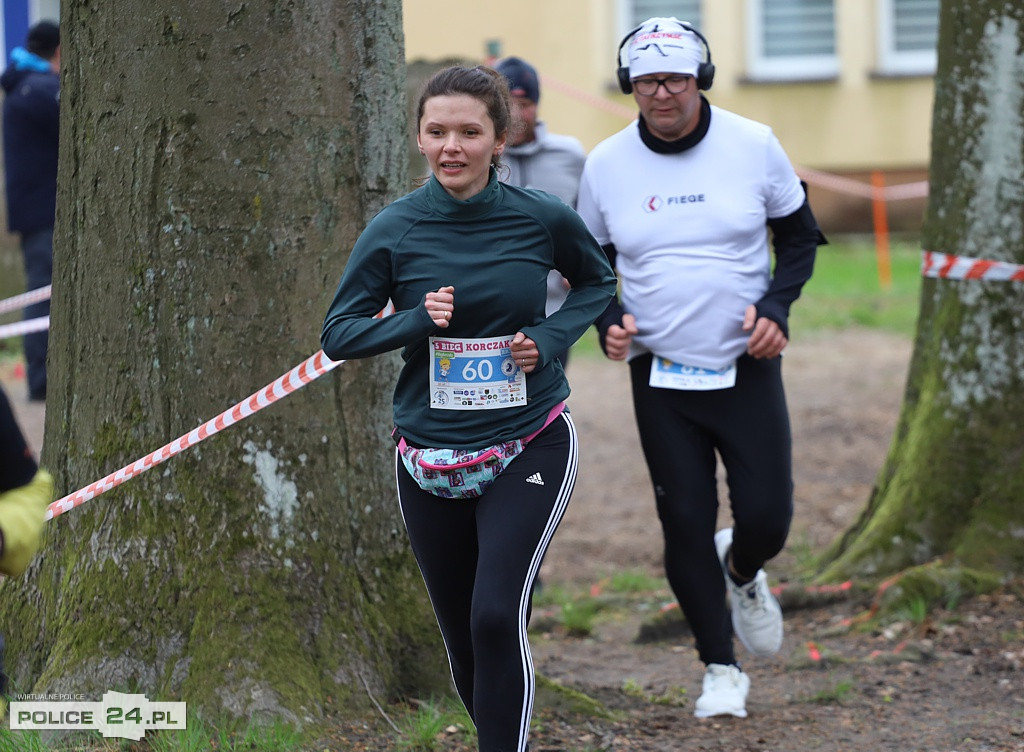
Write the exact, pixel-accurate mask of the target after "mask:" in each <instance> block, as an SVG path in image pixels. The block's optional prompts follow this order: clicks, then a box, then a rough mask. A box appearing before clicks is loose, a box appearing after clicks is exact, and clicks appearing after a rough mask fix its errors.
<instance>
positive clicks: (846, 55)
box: [403, 0, 934, 173]
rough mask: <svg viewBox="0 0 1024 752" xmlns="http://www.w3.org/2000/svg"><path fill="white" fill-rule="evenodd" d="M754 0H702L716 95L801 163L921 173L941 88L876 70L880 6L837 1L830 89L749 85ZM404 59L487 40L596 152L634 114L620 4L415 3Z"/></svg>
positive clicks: (448, 53) (564, 126)
mask: <svg viewBox="0 0 1024 752" xmlns="http://www.w3.org/2000/svg"><path fill="white" fill-rule="evenodd" d="M746 7H747V5H746V2H745V0H705V2H704V5H703V23H702V28H701V31H702V32H703V33H704V35H705V36H706V37H708V40H709V42H710V44H711V50H712V58H713V61H714V63H715V67H716V75H715V84H714V87H713V88H712V89H711V90H710V91H709V92H708V98H709V99H710V100H711V102H712V103H714V104H717V105H719V106H721V107H724V108H726V109H729V110H733V111H734V112H737V113H739V114H742V115H745V116H747V117H750V118H753V119H754V120H759V121H761V122H764V123H768V124H769V125H771V126H772V127H773V129H774V130H775V132H776V134H777V135H778V137H779V140H780V141H781V142H782V145H783V146H784V147H785V149H786V151H787V152H788V153H789V155H790V158H791V159H792V161H793V162H794V163H795V164H796V165H798V166H806V167H811V168H814V169H817V170H824V171H834V172H845V173H862V172H866V171H869V170H873V169H881V170H887V171H915V170H917V171H923V170H924V169H926V166H927V164H928V159H929V148H930V142H929V134H930V129H931V114H932V98H933V93H934V87H933V81H932V78H931V77H929V76H922V77H908V78H881V77H878V76H876V75H874V72H875V67H876V66H875V59H876V48H875V40H876V38H877V33H876V30H875V29H876V19H875V13H876V2H875V0H836V18H837V29H838V38H837V47H838V51H839V56H840V74H839V77H838V78H837V79H835V80H829V81H825V82H813V83H811V82H800V83H796V82H789V83H751V82H749V81H746V80H745V78H744V74H745V71H746V41H745V40H746V23H745V14H746V12H747V11H746ZM403 9H404V31H405V43H406V59H407V60H408V61H410V62H413V61H416V60H427V61H439V60H443V59H448V58H462V59H467V60H471V61H476V62H485V61H486V60H487V56H488V43H489V42H492V41H496V42H497V43H498V44H499V45H500V50H499V55H501V56H504V55H518V56H520V57H522V58H524V59H525V60H527V61H529V62H530V63H531V64H533V65H534V66H535V67H536V68H537V70H538V71H539V73H540V75H541V79H542V80H541V101H540V107H539V111H540V117H541V119H542V120H544V121H545V122H546V123H547V124H548V127H549V128H550V130H551V131H553V132H556V133H568V134H571V135H574V136H576V137H577V138H579V139H580V141H582V142H583V145H584V147H585V148H587V149H588V150H589V149H590V148H592V147H593V146H594V145H595V144H597V143H598V142H599V141H601V140H602V139H604V138H606V137H607V136H609V135H610V134H612V133H614V132H615V131H617V130H619V129H620V128H622V127H624V126H625V125H626V124H628V123H629V122H630V120H631V119H632V118H633V117H635V112H636V107H635V104H634V103H633V101H632V97H629V96H625V95H623V94H621V93H619V92H618V88H617V85H616V83H615V67H616V62H615V48H616V46H617V45H618V43H619V41H620V39H621V36H622V34H623V32H624V31H628V29H623V28H622V27H621V25H620V24H621V21H620V18H621V15H620V7H619V3H618V2H617V0H517V2H515V3H488V2H482V1H481V0H472V1H469V0H444V1H438V2H433V1H429V2H428V0H406V1H405V3H404V6H403Z"/></svg>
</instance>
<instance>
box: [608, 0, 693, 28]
mask: <svg viewBox="0 0 1024 752" xmlns="http://www.w3.org/2000/svg"><path fill="white" fill-rule="evenodd" d="M620 7H621V9H622V10H621V14H622V33H623V34H625V33H627V32H628V31H629V30H630V29H635V28H636V27H637V26H639V25H640V24H642V23H643V22H644V21H646V20H647V19H648V18H654V17H655V16H662V17H668V18H671V17H675V18H678V19H679V20H680V21H686V22H687V23H689V24H691V25H692V26H694V27H696V28H697V30H698V31H699V30H700V27H701V14H700V0H623V2H622V4H621V6H620Z"/></svg>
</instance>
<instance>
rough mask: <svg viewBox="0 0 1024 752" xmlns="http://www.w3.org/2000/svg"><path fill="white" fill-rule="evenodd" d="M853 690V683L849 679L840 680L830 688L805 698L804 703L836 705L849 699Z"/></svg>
mask: <svg viewBox="0 0 1024 752" xmlns="http://www.w3.org/2000/svg"><path fill="white" fill-rule="evenodd" d="M853 690H854V684H853V682H852V681H850V680H849V679H842V680H840V681H838V682H836V683H835V684H834V685H832V686H831V687H827V688H825V689H823V690H821V691H820V692H816V693H815V694H813V695H811V696H810V697H808V698H806V699H805V700H804V702H810V703H815V704H818V705H833V704H836V705H837V704H839V703H841V702H842V701H843V700H845V699H846V698H847V697H849V696H850V695H851V694H852V693H853Z"/></svg>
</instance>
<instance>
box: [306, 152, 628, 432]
mask: <svg viewBox="0 0 1024 752" xmlns="http://www.w3.org/2000/svg"><path fill="white" fill-rule="evenodd" d="M551 269H558V270H559V271H560V272H561V273H562V274H563V275H564V276H565V277H566V279H568V280H569V283H570V284H571V290H570V292H569V297H568V298H567V300H566V301H565V304H564V305H563V306H562V307H561V308H560V309H559V310H558V311H557V312H555V313H554V314H552V315H551V316H550V317H548V318H545V317H544V301H545V299H546V296H547V276H548V271H549V270H551ZM446 285H452V286H454V287H455V294H454V296H455V311H454V313H453V315H452V319H451V322H450V324H449V326H448V328H447V329H440V328H438V327H435V326H434V324H433V322H432V321H431V318H430V314H429V313H427V310H426V308H425V307H424V301H425V298H426V294H427V293H428V292H432V291H436V290H437V289H439V288H441V287H444V286H446ZM615 285H616V280H615V275H614V273H613V272H612V269H611V266H610V265H609V264H608V261H607V258H606V257H605V254H604V252H603V251H602V250H601V248H600V246H598V245H597V242H596V241H595V240H594V238H593V237H592V236H591V235H590V233H589V232H588V231H587V228H586V226H585V225H584V224H583V221H582V220H581V219H580V218H579V216H578V215H577V214H576V212H575V211H573V210H572V209H570V208H569V207H568V206H566V205H565V204H563V203H562V202H561V201H559V200H558V199H557V198H555V197H554V196H551V195H549V194H547V193H543V192H541V191H535V190H528V189H522V188H515V187H512V186H509V185H506V184H504V183H500V182H499V181H498V180H497V178H496V176H495V174H494V171H493V170H492V171H491V179H490V182H489V183H488V184H487V186H486V187H485V188H484V190H483V191H481V192H480V193H478V194H477V195H475V196H473V197H472V198H470V199H468V200H466V201H461V200H458V199H455V198H453V197H452V196H451V195H449V194H448V192H447V191H445V190H444V188H443V187H442V186H441V184H440V183H438V182H437V180H436V179H435V178H431V179H430V180H429V181H428V182H427V183H426V185H424V186H423V187H421V188H419V189H417V190H415V191H413V192H412V193H410V194H408V195H406V196H404V197H403V198H401V199H399V200H398V201H395V202H394V203H393V204H391V205H389V206H387V207H386V208H385V209H383V210H382V211H381V212H380V213H379V214H377V216H376V217H374V218H373V220H371V222H370V223H369V224H368V225H367V227H366V229H365V230H364V231H363V233H362V235H360V237H359V240H358V241H357V242H356V244H355V247H354V248H353V249H352V255H351V257H350V258H349V261H348V264H347V265H346V267H345V271H344V273H343V275H342V278H341V284H340V285H339V286H338V291H337V293H336V294H335V296H334V301H333V302H332V303H331V307H330V310H328V312H327V317H326V319H325V321H324V327H323V332H322V334H321V337H320V341H321V343H322V345H323V349H324V352H325V353H326V354H327V355H328V356H329V357H331V358H333V359H334V360H346V359H350V358H363V357H368V356H371V355H377V354H380V353H383V352H387V351H389V350H394V349H396V348H399V347H403V348H404V350H403V352H402V357H403V359H404V360H405V366H404V367H403V368H402V372H401V374H400V375H399V378H398V384H397V386H396V388H395V395H394V418H395V425H396V426H397V428H398V430H399V432H400V433H401V434H402V435H403V436H405V437H406V439H407V440H409V441H411V442H413V443H414V444H417V445H420V446H431V447H445V448H451V449H478V448H481V447H485V446H489V445H491V444H495V443H497V442H499V441H508V440H512V439H517V438H522V437H523V436H528V435H529V434H530V433H532V432H534V431H536V430H537V429H539V428H540V427H541V426H542V425H543V423H544V420H545V418H546V417H547V414H548V412H549V411H550V410H551V408H553V407H554V406H555V405H557V404H558V403H559V402H561V401H563V400H564V399H565V398H566V397H568V396H569V384H568V382H567V381H566V379H565V374H564V373H563V371H562V367H561V364H559V363H558V361H557V360H553V358H554V356H555V355H556V354H557V353H559V352H561V351H562V350H564V349H566V348H567V347H568V346H570V345H571V344H572V343H574V342H575V341H576V340H577V339H579V337H580V336H581V335H582V334H583V333H584V332H585V331H586V329H587V328H588V327H589V326H590V325H591V324H592V323H593V321H594V320H595V319H596V318H597V317H598V316H599V315H600V314H601V312H602V311H604V309H605V307H606V306H607V304H608V301H609V300H611V298H612V296H613V295H614V293H615ZM389 298H390V299H391V301H392V302H393V303H394V306H395V313H394V314H393V315H391V316H387V317H384V318H380V319H378V318H374V315H375V314H377V313H378V312H379V311H380V310H381V309H383V308H384V307H385V305H386V304H387V301H388V299H389ZM519 331H521V332H523V334H525V335H526V336H527V337H530V338H531V339H533V340H534V341H535V342H536V343H537V349H538V351H539V352H540V360H539V361H538V363H537V367H536V368H535V370H534V371H533V372H532V373H530V374H527V376H526V389H527V396H528V400H527V404H526V405H525V406H513V407H506V408H502V409H494V410H442V409H431V408H430V394H429V380H430V371H429V369H430V353H429V351H428V347H427V338H428V337H430V336H443V337H446V338H476V337H499V336H512V335H514V334H515V333H516V332H519Z"/></svg>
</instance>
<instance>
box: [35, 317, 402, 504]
mask: <svg viewBox="0 0 1024 752" xmlns="http://www.w3.org/2000/svg"><path fill="white" fill-rule="evenodd" d="M394 312H395V308H394V305H393V304H392V303H391V302H390V301H389V302H388V305H387V306H386V307H385V308H384V310H383V311H381V312H380V313H378V314H377V316H376V317H375V318H383V317H384V316H390V315H391V314H392V313H394ZM344 362H345V361H344V360H331V359H330V358H328V357H327V356H326V355H325V354H324V351H323V350H318V351H317V352H316V353H315V354H313V355H311V356H309V357H308V358H306V359H305V360H304V361H302V362H301V363H299V365H297V366H295V368H293V369H292V370H290V371H288V373H286V374H284V375H283V376H279V377H278V378H277V379H275V380H274V381H272V382H271V383H269V384H267V385H266V386H265V387H263V388H262V389H260V390H259V391H258V392H254V393H253V394H250V395H249V397H248V399H245V400H242V401H241V402H239V403H238V404H236V405H235V406H234V407H231V408H229V409H227V410H225V411H224V412H222V413H221V414H220V415H218V416H217V417H216V418H213V419H211V420H208V421H206V422H205V423H203V424H202V425H201V426H197V427H196V428H193V429H192V430H191V431H189V432H188V433H186V434H184V435H182V436H179V437H178V438H176V439H175V440H174V441H172V442H170V443H169V444H164V445H163V446H162V447H160V448H159V449H157V450H156V451H155V452H150V453H149V454H147V455H146V456H145V457H142V458H141V459H138V460H136V461H135V462H133V463H131V464H130V465H125V466H124V467H122V468H121V469H120V470H118V471H116V472H113V473H111V474H110V475H108V476H106V477H105V478H102V479H101V480H97V481H94V482H93V483H90V484H89V485H88V486H86V487H85V488H81V489H79V490H77V491H75V492H74V493H72V494H68V495H67V496H64V497H62V498H60V499H57V500H56V501H55V502H53V503H52V504H50V506H49V507H47V509H46V519H47V520H52V519H53V518H54V517H56V516H58V515H61V514H64V512H69V511H71V510H72V509H74V508H75V507H77V506H79V505H81V504H84V503H85V502H87V501H89V499H94V498H96V497H97V496H99V495H100V494H102V493H106V492H107V491H109V490H110V489H112V488H114V487H115V486H119V485H121V484H122V483H124V482H125V481H126V480H130V479H131V478H134V477H135V476H136V475H140V474H141V473H144V472H146V471H147V470H149V469H150V468H151V467H155V466H156V465H159V464H160V463H162V462H165V461H166V460H169V459H170V458H171V457H173V456H174V455H176V454H180V453H181V452H182V451H184V450H185V449H188V448H189V447H191V446H194V445H195V444H198V443H199V442H200V441H202V440H203V439H206V438H209V437H210V436H213V435H214V434H215V433H220V432H221V431H223V430H224V429H225V428H227V427H228V426H232V425H234V424H235V423H238V422H239V421H240V420H242V419H244V418H248V417H249V416H250V415H252V414H253V413H255V412H258V411H259V410H262V409H263V408H264V407H267V406H269V405H272V404H274V403H275V402H277V401H278V400H279V399H281V398H282V397H287V396H288V395H289V394H291V393H292V392H294V391H295V390H296V389H301V388H302V387H304V386H305V385H306V384H308V383H309V382H311V381H314V380H315V379H318V378H320V377H321V376H323V375H324V374H325V373H327V372H328V371H332V370H334V369H335V368H337V367H338V366H340V365H341V364H342V363H344Z"/></svg>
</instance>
